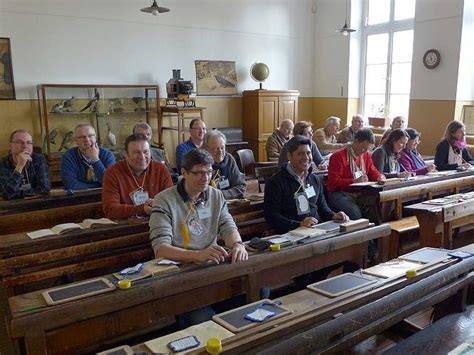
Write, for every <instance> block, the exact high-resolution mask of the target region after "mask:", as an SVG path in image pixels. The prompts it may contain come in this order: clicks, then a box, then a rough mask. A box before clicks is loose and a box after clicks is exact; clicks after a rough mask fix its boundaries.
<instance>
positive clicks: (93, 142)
mask: <svg viewBox="0 0 474 355" xmlns="http://www.w3.org/2000/svg"><path fill="white" fill-rule="evenodd" d="M74 140H75V142H76V144H77V147H75V148H71V149H69V150H68V151H67V152H66V153H65V154H64V156H63V157H62V159H61V179H62V181H63V184H64V189H66V190H86V189H93V188H98V187H102V178H103V176H104V173H105V169H107V168H108V167H109V166H111V165H114V164H115V158H114V156H113V154H112V153H111V152H110V151H109V150H107V149H105V148H103V147H99V145H98V144H97V139H96V134H95V130H94V127H92V126H91V125H90V124H87V123H82V124H79V125H77V126H76V128H75V129H74Z"/></svg>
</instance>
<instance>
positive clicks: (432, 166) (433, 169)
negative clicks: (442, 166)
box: [426, 163, 436, 173]
mask: <svg viewBox="0 0 474 355" xmlns="http://www.w3.org/2000/svg"><path fill="white" fill-rule="evenodd" d="M426 169H427V170H428V172H429V173H431V172H433V171H436V165H434V164H432V163H430V164H428V165H426Z"/></svg>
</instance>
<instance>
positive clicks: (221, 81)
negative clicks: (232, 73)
mask: <svg viewBox="0 0 474 355" xmlns="http://www.w3.org/2000/svg"><path fill="white" fill-rule="evenodd" d="M214 77H215V78H216V81H217V82H218V83H219V84H221V85H222V86H223V87H225V88H234V87H235V84H234V83H231V82H230V81H229V80H227V79H225V78H224V77H223V76H220V75H214Z"/></svg>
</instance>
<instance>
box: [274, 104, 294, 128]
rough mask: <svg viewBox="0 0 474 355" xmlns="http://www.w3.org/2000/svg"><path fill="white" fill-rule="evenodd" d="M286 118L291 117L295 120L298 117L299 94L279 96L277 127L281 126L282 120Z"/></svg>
mask: <svg viewBox="0 0 474 355" xmlns="http://www.w3.org/2000/svg"><path fill="white" fill-rule="evenodd" d="M286 119H290V120H292V121H293V122H295V121H296V120H297V119H298V96H280V97H279V100H278V121H277V122H276V127H278V126H280V123H281V121H283V120H286Z"/></svg>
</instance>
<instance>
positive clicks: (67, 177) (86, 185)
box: [61, 151, 101, 190]
mask: <svg viewBox="0 0 474 355" xmlns="http://www.w3.org/2000/svg"><path fill="white" fill-rule="evenodd" d="M75 155H76V154H73V151H71V152H69V151H68V152H67V153H66V154H64V155H63V157H62V159H61V180H62V181H63V185H64V189H65V190H87V189H94V188H97V187H100V186H101V184H100V183H98V182H82V181H80V180H79V169H80V165H81V162H80V161H79V159H76V158H75Z"/></svg>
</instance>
